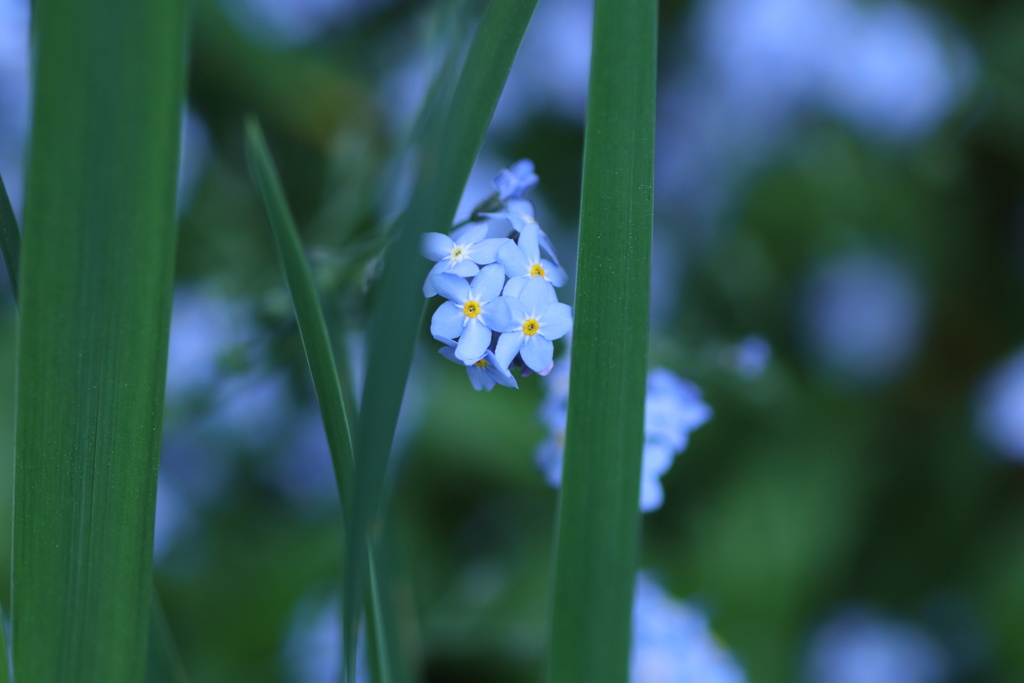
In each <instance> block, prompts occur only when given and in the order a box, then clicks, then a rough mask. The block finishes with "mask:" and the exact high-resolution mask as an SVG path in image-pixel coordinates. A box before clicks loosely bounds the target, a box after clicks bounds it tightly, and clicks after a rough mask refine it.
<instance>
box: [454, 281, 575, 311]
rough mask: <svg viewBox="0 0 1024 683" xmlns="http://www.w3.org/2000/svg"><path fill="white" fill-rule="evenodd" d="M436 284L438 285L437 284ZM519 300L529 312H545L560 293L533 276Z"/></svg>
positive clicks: (556, 300) (546, 282) (524, 287)
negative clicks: (556, 292)
mask: <svg viewBox="0 0 1024 683" xmlns="http://www.w3.org/2000/svg"><path fill="white" fill-rule="evenodd" d="M435 286H436V285H435ZM519 300H520V301H522V302H523V307H524V308H525V309H526V312H527V313H532V314H535V315H536V314H539V313H543V312H544V311H545V310H546V309H547V308H548V306H550V305H551V304H554V303H558V295H557V294H555V288H554V287H553V286H552V285H551V283H550V282H548V281H547V280H545V279H544V278H540V277H531V278H530V280H529V281H528V282H527V283H526V284H524V285H523V290H522V291H521V292H519Z"/></svg>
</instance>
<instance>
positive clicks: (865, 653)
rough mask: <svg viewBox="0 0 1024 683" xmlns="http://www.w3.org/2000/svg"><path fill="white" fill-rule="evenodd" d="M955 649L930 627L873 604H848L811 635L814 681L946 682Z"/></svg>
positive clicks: (811, 678)
mask: <svg viewBox="0 0 1024 683" xmlns="http://www.w3.org/2000/svg"><path fill="white" fill-rule="evenodd" d="M951 664H952V662H951V661H950V656H949V653H947V652H946V651H945V650H944V649H943V647H942V645H941V644H940V643H939V642H938V641H937V640H936V639H935V638H933V637H932V636H931V635H930V634H929V633H928V632H927V631H925V630H923V629H922V628H921V627H919V626H917V625H916V624H914V623H912V622H905V621H901V620H897V619H893V618H891V617H889V616H887V615H884V614H882V613H880V612H878V611H877V610H876V609H874V608H872V607H870V606H848V607H846V608H844V609H843V610H841V611H840V612H839V613H838V614H836V615H835V616H833V617H832V618H831V619H829V620H828V621H827V622H826V623H825V624H823V625H822V626H821V627H820V628H819V629H818V630H817V632H816V633H815V634H814V636H813V637H812V638H811V643H810V652H809V655H808V660H807V663H806V676H805V677H804V679H803V680H805V681H807V682H808V683H885V682H887V681H899V682H900V683H943V682H944V681H948V680H950V679H951V677H952V671H951V669H952V666H951Z"/></svg>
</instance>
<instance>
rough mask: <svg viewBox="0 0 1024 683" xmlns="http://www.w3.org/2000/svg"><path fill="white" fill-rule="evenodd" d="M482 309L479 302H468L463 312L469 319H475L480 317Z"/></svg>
mask: <svg viewBox="0 0 1024 683" xmlns="http://www.w3.org/2000/svg"><path fill="white" fill-rule="evenodd" d="M480 309H481V306H480V302H479V301H467V302H466V303H465V304H463V305H462V312H463V314H464V315H465V316H466V317H467V318H475V317H477V316H478V315H480Z"/></svg>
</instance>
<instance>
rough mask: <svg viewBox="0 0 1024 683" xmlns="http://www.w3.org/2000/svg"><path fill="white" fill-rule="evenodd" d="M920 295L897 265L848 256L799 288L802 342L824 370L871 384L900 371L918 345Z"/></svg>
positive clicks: (865, 256) (883, 259)
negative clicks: (800, 292) (801, 294)
mask: <svg viewBox="0 0 1024 683" xmlns="http://www.w3.org/2000/svg"><path fill="white" fill-rule="evenodd" d="M923 298H924V297H923V294H922V292H921V288H920V286H919V284H918V282H917V281H916V280H915V279H914V277H913V276H912V275H911V273H910V271H909V270H908V269H907V268H906V267H905V266H903V265H902V264H900V263H899V262H898V261H896V260H894V259H892V258H888V257H885V256H882V255H879V254H874V253H869V252H852V253H848V254H843V255H841V256H839V257H838V258H835V259H832V260H830V261H828V262H826V263H825V264H824V265H822V266H821V267H819V268H818V269H817V270H816V271H815V272H814V273H812V275H811V276H810V278H809V279H808V280H807V282H806V283H805V285H804V296H803V301H802V307H801V315H800V320H801V327H802V332H803V339H804V341H805V344H806V346H807V349H808V351H809V352H810V354H811V356H812V357H813V358H814V360H816V361H817V362H818V363H819V364H820V365H821V366H822V367H823V368H824V369H825V370H827V371H829V372H830V373H832V374H834V375H836V376H838V377H840V378H842V379H844V380H846V381H849V382H852V383H856V384H873V383H878V382H881V381H884V380H886V379H889V378H890V377H892V376H894V375H896V374H897V373H898V372H900V371H901V370H903V368H905V367H906V366H907V364H908V363H909V362H910V361H911V359H912V358H913V356H914V353H915V352H916V351H917V348H918V346H919V343H920V340H921V335H922V326H923V322H924V320H923V319H924V302H923Z"/></svg>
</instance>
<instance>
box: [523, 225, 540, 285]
mask: <svg viewBox="0 0 1024 683" xmlns="http://www.w3.org/2000/svg"><path fill="white" fill-rule="evenodd" d="M538 232H540V226H539V225H537V224H536V223H527V224H526V225H524V226H523V229H522V230H520V231H519V248H520V249H522V250H523V253H524V254H526V258H528V259H529V260H530V263H531V264H533V263H537V262H538V261H540V247H538V246H537V233H538ZM517 274H518V273H517Z"/></svg>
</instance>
